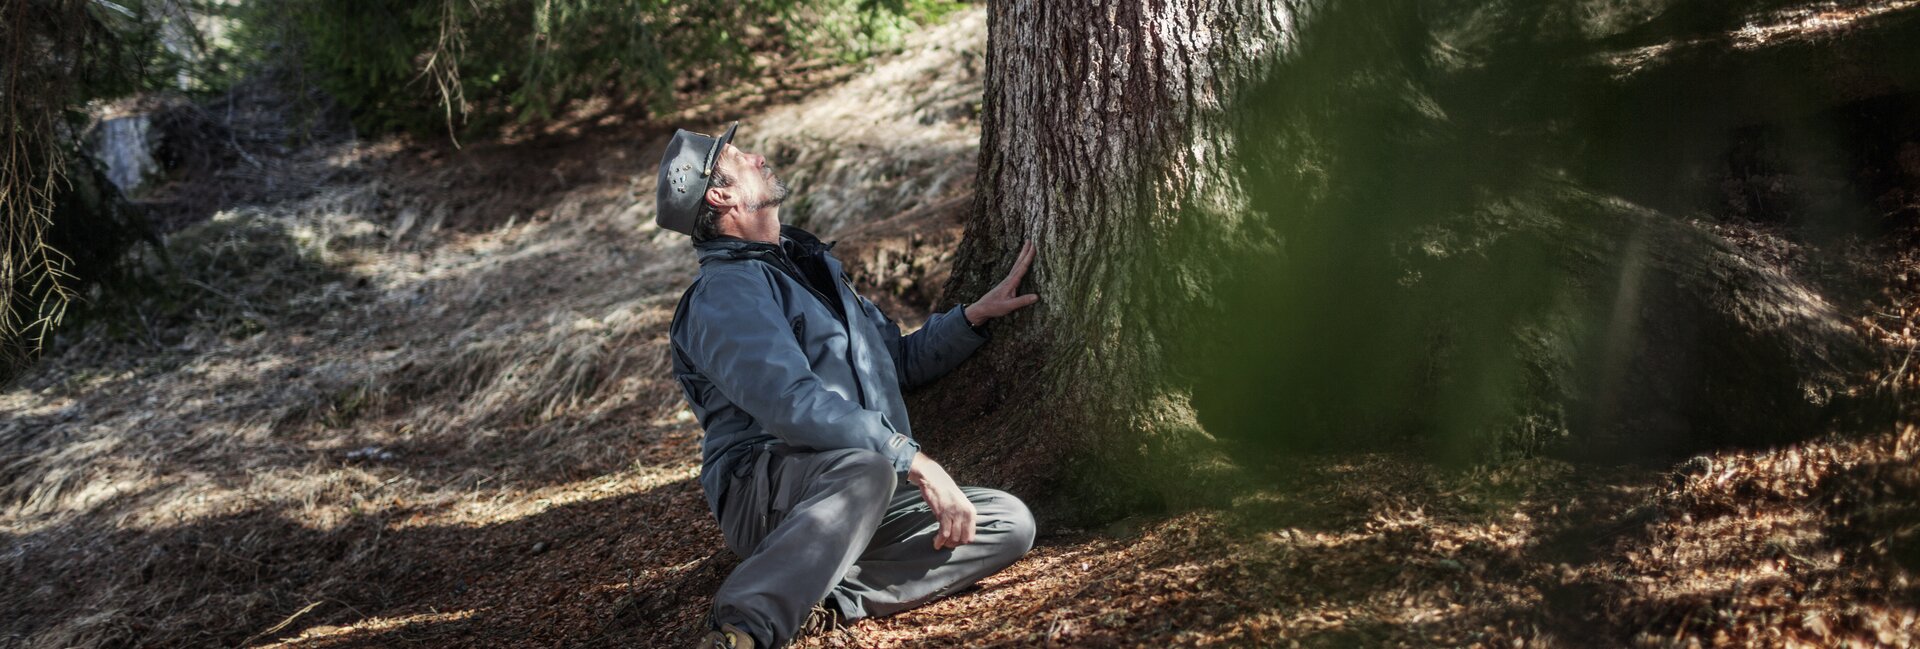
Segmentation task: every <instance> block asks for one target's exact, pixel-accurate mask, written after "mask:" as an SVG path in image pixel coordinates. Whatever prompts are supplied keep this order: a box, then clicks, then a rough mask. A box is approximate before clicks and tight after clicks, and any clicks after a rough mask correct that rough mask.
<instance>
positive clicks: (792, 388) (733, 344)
mask: <svg viewBox="0 0 1920 649" xmlns="http://www.w3.org/2000/svg"><path fill="white" fill-rule="evenodd" d="M685 331H686V338H685V342H684V343H683V344H682V349H683V350H684V351H685V352H686V354H687V357H688V359H689V360H691V361H692V362H693V364H694V366H695V367H696V368H699V370H700V371H701V372H702V373H703V374H705V375H706V377H707V380H709V381H712V382H713V385H714V387H716V388H719V390H720V393H721V394H724V395H726V397H727V399H728V400H730V401H732V402H733V403H734V405H737V406H739V407H740V408H741V409H742V410H745V411H747V414H749V415H753V418H754V419H755V420H757V421H759V422H760V424H761V425H762V426H765V427H766V429H767V432H768V433H771V434H772V435H773V436H775V437H778V438H780V439H781V440H782V441H785V442H786V443H788V444H792V445H794V446H800V447H805V448H812V449H819V450H828V449H840V448H864V449H869V450H872V451H877V452H879V453H880V454H881V455H884V456H886V457H887V458H889V459H890V460H892V461H893V466H894V469H895V470H896V471H907V470H909V469H910V468H911V467H912V462H913V457H914V454H915V453H917V452H918V451H919V450H920V444H919V443H918V442H915V441H913V439H912V438H909V437H907V436H906V435H902V434H900V432H899V431H897V430H895V429H894V427H893V423H892V422H889V421H887V418H886V415H884V414H882V413H880V412H878V411H874V410H868V409H865V408H862V407H860V404H858V403H855V402H853V401H850V400H848V399H847V398H846V397H843V396H841V395H840V394H839V393H837V392H834V391H833V390H829V389H827V387H826V385H825V384H823V383H821V382H820V377H819V376H818V375H816V374H814V373H813V366H812V364H810V363H808V362H807V356H806V354H805V353H804V352H802V351H801V349H800V343H799V341H797V340H795V339H794V337H793V329H792V327H791V326H790V325H789V324H788V323H787V321H786V318H785V316H784V315H783V314H782V312H781V310H780V307H779V305H778V304H776V303H775V302H774V301H773V298H772V297H771V296H770V294H769V292H768V289H767V286H766V284H765V280H764V278H762V277H761V276H759V275H758V274H755V273H737V272H730V273H715V274H712V275H709V276H707V277H705V278H703V279H702V280H701V285H700V287H699V289H697V291H696V292H695V293H694V294H693V296H692V297H691V298H689V301H688V303H687V319H686V330H685Z"/></svg>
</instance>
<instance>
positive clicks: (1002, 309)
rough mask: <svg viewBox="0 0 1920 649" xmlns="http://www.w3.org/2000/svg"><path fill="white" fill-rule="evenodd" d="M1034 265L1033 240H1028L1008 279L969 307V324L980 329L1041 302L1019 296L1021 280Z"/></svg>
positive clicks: (1021, 248) (1033, 298)
mask: <svg viewBox="0 0 1920 649" xmlns="http://www.w3.org/2000/svg"><path fill="white" fill-rule="evenodd" d="M1032 265H1033V240H1032V239H1028V240H1027V242H1026V243H1025V244H1024V245H1021V246H1020V257H1019V258H1018V259H1015V260H1013V270H1011V271H1008V272H1007V278H1006V279H1003V280H1000V285H998V286H995V287H993V290H991V291H987V294H986V295H982V296H980V299H979V301H976V302H974V303H973V304H969V305H967V324H970V325H973V326H975V327H978V326H980V325H983V324H986V323H987V321H988V320H992V319H994V318H998V317H1000V316H1003V315H1006V314H1009V313H1013V312H1014V311H1018V310H1020V309H1023V308H1026V306H1027V305H1029V304H1033V303H1034V302H1039V301H1040V296H1038V295H1034V294H1032V293H1028V294H1026V295H1019V292H1020V280H1021V279H1024V278H1026V276H1027V267H1028V266H1032Z"/></svg>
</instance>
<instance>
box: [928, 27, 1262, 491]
mask: <svg viewBox="0 0 1920 649" xmlns="http://www.w3.org/2000/svg"><path fill="white" fill-rule="evenodd" d="M1295 11H1296V10H1295V5H1294V3H1285V2H1268V1H1265V0H1244V1H1235V0H1180V1H1174V2H1144V1H1137V0H1124V1H1121V2H1105V3H1082V2H1042V1H1038V0H1003V1H1000V2H995V3H993V5H992V6H991V8H990V14H989V16H990V17H989V22H988V54H987V68H988V74H987V79H986V98H985V103H984V106H983V109H982V111H983V115H982V126H981V128H982V131H981V154H980V172H979V178H978V188H979V192H978V195H977V199H976V201H975V206H974V210H973V214H972V216H971V218H970V220H969V221H968V222H967V226H966V238H965V240H964V243H963V244H962V246H961V248H960V251H959V254H958V257H957V260H956V262H955V264H954V270H953V275H952V278H951V279H950V281H949V282H948V284H947V286H946V295H947V296H949V298H950V299H952V300H964V299H970V297H971V296H977V295H979V294H981V293H982V292H984V291H985V290H986V289H988V288H990V287H991V286H993V284H995V283H997V282H998V281H1000V279H1001V278H1002V277H1003V276H1004V275H1005V273H1006V272H1007V270H1008V266H1009V264H1010V263H1011V261H1012V259H1013V256H1014V255H1013V253H1014V252H1016V251H1017V250H1018V249H1019V247H1020V245H1021V242H1022V241H1023V240H1025V239H1031V240H1033V241H1034V242H1035V243H1036V244H1037V246H1038V258H1037V260H1036V262H1035V263H1034V265H1033V269H1032V271H1031V273H1030V274H1029V276H1028V279H1027V282H1026V287H1027V290H1029V291H1032V292H1035V293H1038V294H1039V295H1040V296H1041V301H1040V302H1039V303H1038V304H1037V305H1035V306H1034V307H1031V308H1029V309H1027V310H1026V311H1023V312H1021V313H1018V314H1015V315H1013V316H1011V317H1008V318H1005V319H1003V320H1002V321H998V322H995V323H993V324H992V325H991V327H992V330H993V333H992V335H993V336H994V337H995V338H996V343H994V344H993V345H992V346H991V347H990V349H992V351H991V352H990V353H987V354H985V355H984V358H979V359H976V360H975V361H974V362H972V363H970V364H969V365H968V366H967V367H966V368H964V369H963V370H962V371H961V372H960V373H959V376H956V377H954V378H952V379H950V380H948V381H947V382H945V384H944V385H943V386H942V388H941V389H940V390H937V391H931V392H930V393H928V394H927V395H924V396H922V397H920V399H921V401H920V403H919V412H923V413H928V414H926V415H921V416H918V417H916V420H924V419H938V420H939V421H940V423H938V424H937V425H935V427H934V429H933V431H932V432H931V433H930V434H926V435H924V436H925V437H928V438H929V442H930V444H931V446H932V448H933V450H935V451H936V457H941V456H942V455H944V456H945V458H946V460H947V461H948V462H949V463H951V464H955V465H957V466H960V467H964V469H963V473H964V474H967V475H968V476H969V477H972V478H974V479H979V480H984V481H987V482H991V483H995V484H1001V485H1005V486H1010V487H1012V488H1014V489H1016V490H1018V491H1020V492H1023V493H1025V494H1028V495H1029V497H1033V496H1037V495H1040V494H1051V495H1050V496H1048V497H1047V498H1046V500H1048V501H1052V502H1053V503H1055V504H1059V505H1060V506H1058V507H1047V508H1043V509H1045V510H1046V511H1048V512H1049V513H1050V514H1053V515H1055V516H1056V517H1057V518H1064V519H1075V520H1078V519H1098V518H1105V517H1111V516H1113V515H1115V514H1117V513H1119V512H1122V511H1126V510H1128V509H1130V508H1134V507H1138V506H1141V505H1143V504H1150V503H1152V502H1153V501H1156V500H1160V499H1161V498H1162V496H1163V494H1161V493H1158V492H1156V491H1155V490H1152V489H1142V487H1143V485H1146V484H1148V483H1150V482H1156V481H1152V480H1135V479H1119V476H1123V475H1127V474H1130V473H1134V472H1144V473H1140V474H1137V475H1134V476H1133V477H1135V478H1139V477H1145V476H1146V475H1149V474H1151V475H1154V476H1162V477H1175V476H1182V477H1184V476H1188V475H1190V474H1191V473H1192V471H1193V469H1194V461H1195V458H1196V457H1197V456H1196V451H1198V450H1200V449H1203V448H1204V447H1205V438H1206V435H1205V432H1204V431H1203V430H1202V428H1201V427H1200V426H1199V425H1198V423H1197V421H1196V419H1195V415H1194V413H1193V411H1192V408H1191V405H1190V404H1189V403H1188V395H1187V394H1186V391H1185V388H1183V387H1182V385H1181V382H1180V381H1179V379H1178V377H1177V376H1176V374H1175V372H1174V367H1173V364H1172V363H1171V362H1170V355H1171V354H1172V353H1173V349H1172V348H1173V346H1174V341H1176V340H1178V339H1179V338H1180V336H1179V332H1181V331H1183V330H1184V329H1185V327H1186V325H1187V324H1188V323H1187V322H1185V319H1186V318H1187V316H1189V315H1190V314H1192V313H1193V309H1192V308H1191V307H1193V306H1194V305H1197V304H1200V303H1204V302H1205V301H1206V300H1208V299H1209V293H1208V287H1209V286H1210V285H1211V284H1212V281H1211V278H1210V274H1211V271H1210V270H1209V269H1208V268H1207V267H1206V265H1205V264H1195V263H1191V262H1192V261H1193V260H1194V259H1195V258H1197V257H1200V256H1203V255H1208V254H1216V253H1219V252H1220V251H1219V250H1214V249H1210V246H1212V245H1215V244H1218V245H1242V244H1240V243H1239V242H1241V241H1243V240H1245V238H1244V237H1238V236H1235V235H1236V233H1237V232H1238V231H1239V230H1240V229H1241V228H1242V227H1244V226H1245V224H1246V223H1248V220H1247V219H1246V218H1245V214H1244V200H1243V199H1242V196H1243V194H1244V192H1241V191H1240V190H1239V187H1238V181H1237V180H1236V179H1237V178H1238V175H1237V174H1235V173H1233V172H1232V171H1231V169H1230V165H1232V164H1233V162H1234V161H1235V160H1236V159H1237V153H1238V152H1237V151H1236V150H1235V148H1234V146H1235V139H1234V138H1233V137H1232V134H1231V133H1230V130H1231V129H1230V128H1228V123H1227V121H1228V119H1229V116H1230V115H1229V111H1228V110H1226V107H1227V106H1230V105H1231V104H1232V102H1233V101H1234V99H1235V97H1236V95H1237V94H1238V93H1239V92H1240V91H1241V89H1243V88H1246V87H1248V86H1249V85H1250V84H1251V83H1252V82H1254V81H1257V80H1258V79H1259V78H1260V77H1261V75H1262V74H1263V73H1264V70H1265V69H1266V67H1267V66H1268V64H1269V62H1271V61H1273V60H1274V59H1275V57H1274V56H1273V55H1274V54H1275V53H1277V52H1278V51H1279V50H1280V49H1282V48H1284V47H1285V46H1286V43H1287V42H1288V40H1289V38H1290V34H1291V31H1292V29H1293V25H1294V22H1295V16H1294V12H1295ZM1169 244H1174V245H1169Z"/></svg>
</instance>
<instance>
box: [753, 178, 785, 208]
mask: <svg viewBox="0 0 1920 649" xmlns="http://www.w3.org/2000/svg"><path fill="white" fill-rule="evenodd" d="M767 184H768V185H769V186H771V187H773V191H771V192H770V193H769V194H768V195H767V198H766V200H762V201H759V202H757V203H753V204H751V205H750V206H749V207H750V208H751V210H752V211H755V212H757V211H760V210H762V209H766V208H769V207H779V206H780V204H781V203H784V202H786V200H787V194H788V193H789V190H788V189H787V181H784V180H781V179H780V177H779V176H775V175H773V172H772V171H768V172H767Z"/></svg>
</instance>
